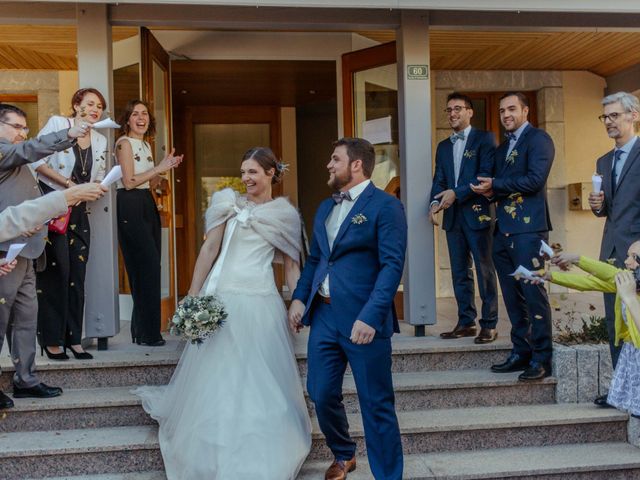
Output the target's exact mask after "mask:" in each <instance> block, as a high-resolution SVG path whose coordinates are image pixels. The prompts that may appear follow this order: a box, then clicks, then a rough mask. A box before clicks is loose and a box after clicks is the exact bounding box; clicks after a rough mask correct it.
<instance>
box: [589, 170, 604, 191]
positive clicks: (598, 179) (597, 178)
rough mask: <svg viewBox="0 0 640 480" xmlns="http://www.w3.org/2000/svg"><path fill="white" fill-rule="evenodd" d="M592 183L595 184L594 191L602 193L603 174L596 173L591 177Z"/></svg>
mask: <svg viewBox="0 0 640 480" xmlns="http://www.w3.org/2000/svg"><path fill="white" fill-rule="evenodd" d="M591 184H592V186H593V192H595V193H600V191H601V190H602V175H598V174H597V173H594V174H593V176H592V177H591Z"/></svg>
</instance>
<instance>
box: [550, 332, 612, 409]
mask: <svg viewBox="0 0 640 480" xmlns="http://www.w3.org/2000/svg"><path fill="white" fill-rule="evenodd" d="M612 373H613V368H612V366H611V353H610V352H609V345H608V344H600V345H570V346H567V345H560V344H554V346H553V374H554V376H555V377H556V378H557V379H558V384H557V387H556V401H557V402H558V403H591V402H593V400H594V399H595V398H596V397H597V396H599V395H604V394H605V393H607V391H608V390H609V385H610V384H611V376H612Z"/></svg>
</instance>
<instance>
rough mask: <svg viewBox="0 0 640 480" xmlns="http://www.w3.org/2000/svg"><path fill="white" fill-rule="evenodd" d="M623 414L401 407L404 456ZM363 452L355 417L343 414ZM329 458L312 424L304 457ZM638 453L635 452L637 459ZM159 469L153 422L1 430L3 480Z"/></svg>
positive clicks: (541, 438) (548, 433)
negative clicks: (310, 441) (406, 409)
mask: <svg viewBox="0 0 640 480" xmlns="http://www.w3.org/2000/svg"><path fill="white" fill-rule="evenodd" d="M627 418H628V417H627V415H626V414H623V413H620V412H618V411H616V410H613V409H598V408H596V407H592V406H588V407H585V406H582V405H535V406H526V407H521V406H518V407H513V406H507V407H483V408H466V409H448V410H429V411H415V412H399V413H398V419H399V422H400V427H401V430H402V437H403V448H404V452H405V454H407V455H412V454H422V453H424V452H443V451H452V452H461V451H464V450H469V451H471V450H475V451H486V450H487V449H492V448H504V447H507V446H509V447H532V446H548V445H557V444H568V443H578V442H580V443H593V442H625V441H626V438H627V429H626V420H627ZM349 424H350V425H351V433H352V436H353V438H354V439H355V440H356V442H357V443H358V455H359V456H364V453H365V451H364V438H363V435H364V434H363V429H362V422H361V419H360V415H349ZM330 457H331V455H330V452H329V451H328V449H327V447H326V446H325V444H324V438H323V436H322V434H321V433H320V432H319V429H318V427H317V425H315V426H314V433H313V446H312V450H311V453H310V455H309V460H310V461H311V460H320V459H324V460H327V459H329V458H330ZM639 458H640V457H639ZM159 470H162V457H161V455H160V451H159V446H158V439H157V428H156V427H155V426H151V425H143V426H128V427H109V428H98V429H91V428H87V429H81V430H80V429H77V430H53V431H37V432H13V433H3V434H0V472H2V478H3V479H5V480H14V479H24V478H30V477H35V478H38V477H44V476H54V477H55V476H61V475H65V474H66V475H79V474H84V475H89V474H100V473H129V472H146V471H159Z"/></svg>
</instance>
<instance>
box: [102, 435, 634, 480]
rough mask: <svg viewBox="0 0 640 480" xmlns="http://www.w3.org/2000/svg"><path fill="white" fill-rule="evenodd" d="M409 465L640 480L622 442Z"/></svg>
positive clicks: (316, 470) (361, 464) (307, 471)
mask: <svg viewBox="0 0 640 480" xmlns="http://www.w3.org/2000/svg"><path fill="white" fill-rule="evenodd" d="M404 465H405V468H404V475H403V477H402V478H404V479H405V480H436V479H437V480H441V479H447V480H475V479H485V480H487V479H492V480H495V479H505V480H506V479H509V480H518V479H520V480H525V479H527V480H535V479H540V480H587V479H589V480H632V479H639V478H640V449H638V448H635V447H633V446H631V445H629V444H628V443H621V442H616V443H612V442H606V443H588V444H567V445H554V446H546V447H520V448H505V449H483V450H479V451H473V452H446V453H429V454H425V455H406V456H405V458H404ZM327 467H328V462H326V461H308V462H306V463H305V465H304V466H303V467H302V471H301V472H300V475H299V476H298V480H322V479H323V478H324V472H325V470H326V468H327ZM160 478H162V477H159V479H158V480H160ZM371 478H372V475H371V472H370V470H369V465H368V463H367V459H366V458H364V457H360V458H358V466H357V468H356V470H355V471H354V472H353V473H350V474H349V480H371ZM96 480H97V479H96Z"/></svg>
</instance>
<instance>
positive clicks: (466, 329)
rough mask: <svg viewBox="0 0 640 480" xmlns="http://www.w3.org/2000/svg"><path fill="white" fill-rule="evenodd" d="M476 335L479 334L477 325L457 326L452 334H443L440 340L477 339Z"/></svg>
mask: <svg viewBox="0 0 640 480" xmlns="http://www.w3.org/2000/svg"><path fill="white" fill-rule="evenodd" d="M476 333H477V329H476V326H475V325H467V326H460V325H456V328H454V329H453V330H451V331H450V332H442V333H441V334H440V338H444V339H445V340H450V339H452V338H462V337H475V336H476Z"/></svg>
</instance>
